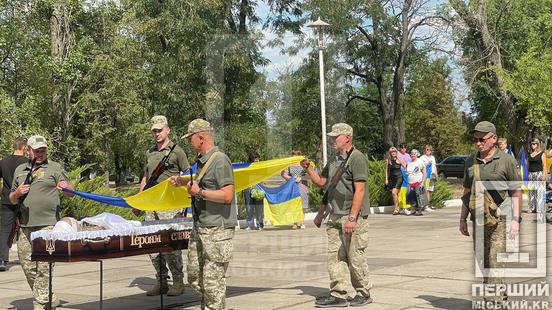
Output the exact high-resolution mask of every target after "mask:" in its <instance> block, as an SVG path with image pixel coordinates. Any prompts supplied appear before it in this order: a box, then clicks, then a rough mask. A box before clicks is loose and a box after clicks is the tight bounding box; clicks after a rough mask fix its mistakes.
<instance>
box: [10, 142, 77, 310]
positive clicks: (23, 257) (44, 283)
mask: <svg viewBox="0 0 552 310" xmlns="http://www.w3.org/2000/svg"><path fill="white" fill-rule="evenodd" d="M27 144H28V146H29V159H30V160H31V161H33V160H34V166H32V167H31V164H30V163H25V164H21V165H19V166H18V167H17V168H16V169H15V173H14V178H13V183H12V188H11V193H10V201H11V203H13V204H18V203H19V208H20V211H21V227H20V228H19V237H18V240H17V250H18V255H19V261H20V263H21V267H22V268H23V273H24V274H25V277H26V278H27V282H28V283H29V286H30V287H31V290H32V292H33V297H34V302H33V305H34V309H35V310H39V309H47V304H48V282H49V271H48V263H47V262H33V261H31V252H32V244H31V233H32V232H34V231H38V230H42V229H51V228H52V227H53V225H55V224H56V222H57V221H58V220H59V204H60V199H59V192H58V191H60V190H62V189H64V188H69V189H72V188H73V187H72V186H71V184H69V182H68V178H67V174H66V173H65V171H64V170H63V168H62V167H61V165H60V164H58V163H57V162H54V161H51V160H48V157H47V147H48V146H47V143H46V139H45V138H44V137H42V136H32V137H30V138H29V139H28V141H27ZM31 169H32V180H30V184H25V179H26V178H27V175H28V174H29V172H30V171H31ZM66 195H68V196H69V195H70V194H67V193H66ZM58 305H59V300H58V299H57V297H56V296H55V295H54V294H53V295H52V308H55V307H57V306H58Z"/></svg>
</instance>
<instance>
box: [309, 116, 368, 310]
mask: <svg viewBox="0 0 552 310" xmlns="http://www.w3.org/2000/svg"><path fill="white" fill-rule="evenodd" d="M328 136H329V137H330V141H331V142H332V143H333V147H334V148H335V149H336V150H337V152H338V153H339V154H338V155H337V157H336V158H335V160H334V161H332V162H331V163H329V164H328V165H327V166H326V167H324V170H323V171H322V174H321V175H319V174H318V173H317V172H316V171H314V168H313V167H312V165H310V164H309V160H308V159H305V160H304V161H302V162H301V166H303V168H305V170H306V171H307V173H308V175H309V176H310V178H311V180H312V182H314V183H315V184H316V185H317V186H319V187H327V186H329V185H330V183H332V181H331V180H332V179H333V178H334V176H335V175H336V172H337V171H338V170H339V168H340V167H341V166H342V163H345V169H344V171H343V174H342V175H341V177H340V178H339V179H337V177H336V178H335V179H336V182H337V183H335V187H334V188H331V189H329V192H328V193H327V195H328V196H327V197H328V203H329V204H330V205H331V207H332V212H331V214H330V216H329V219H328V223H327V228H326V232H327V235H328V272H329V274H330V295H329V296H325V297H322V298H318V299H317V300H316V302H315V306H316V307H319V308H327V307H347V306H351V307H360V306H364V305H366V304H369V303H371V302H372V298H371V296H370V288H371V287H372V284H371V283H370V275H369V268H368V255H367V254H368V248H367V247H368V213H369V210H370V197H369V193H368V186H367V185H366V182H367V181H368V160H367V159H366V157H365V156H364V154H362V152H360V151H359V150H356V149H355V148H354V147H353V128H351V126H349V125H347V124H345V123H338V124H335V125H333V126H332V131H331V132H330V133H328ZM338 176H339V174H338ZM332 187H333V186H332ZM325 210H326V206H322V207H321V208H320V210H319V212H318V215H317V216H316V218H315V220H314V224H315V225H316V226H318V227H320V224H321V223H322V220H323V214H324V211H325Z"/></svg>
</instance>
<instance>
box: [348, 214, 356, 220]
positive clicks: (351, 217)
mask: <svg viewBox="0 0 552 310" xmlns="http://www.w3.org/2000/svg"><path fill="white" fill-rule="evenodd" d="M356 220H357V218H356V216H352V215H349V216H348V217H347V221H349V222H356Z"/></svg>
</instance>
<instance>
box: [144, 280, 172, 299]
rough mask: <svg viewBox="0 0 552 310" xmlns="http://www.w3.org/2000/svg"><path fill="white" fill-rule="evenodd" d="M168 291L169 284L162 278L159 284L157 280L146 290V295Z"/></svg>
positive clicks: (155, 294)
mask: <svg viewBox="0 0 552 310" xmlns="http://www.w3.org/2000/svg"><path fill="white" fill-rule="evenodd" d="M168 291H169V285H168V284H167V280H162V281H161V284H159V280H157V282H155V286H154V287H153V288H152V289H151V290H149V291H147V292H146V295H147V296H157V295H161V294H167V292H168Z"/></svg>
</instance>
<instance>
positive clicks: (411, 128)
mask: <svg viewBox="0 0 552 310" xmlns="http://www.w3.org/2000/svg"><path fill="white" fill-rule="evenodd" d="M450 74H451V70H450V68H449V67H448V65H447V63H446V59H444V58H440V59H436V60H433V61H431V60H425V61H422V60H420V61H419V62H418V63H416V65H415V66H413V67H412V68H411V70H410V72H409V84H408V87H407V89H406V92H405V96H404V105H405V119H406V129H407V130H406V139H407V140H406V141H408V143H409V145H410V146H411V147H417V148H419V149H420V151H421V152H423V149H422V148H423V147H424V146H425V145H427V144H428V145H431V146H433V149H434V155H435V157H437V158H441V159H443V158H445V157H446V156H449V155H452V154H463V153H465V152H466V151H467V150H468V149H469V145H466V144H465V142H464V140H463V137H464V133H465V132H466V127H465V126H464V125H463V124H462V119H461V117H460V114H459V112H458V110H457V109H456V107H455V106H454V98H453V93H452V84H451V78H450Z"/></svg>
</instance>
